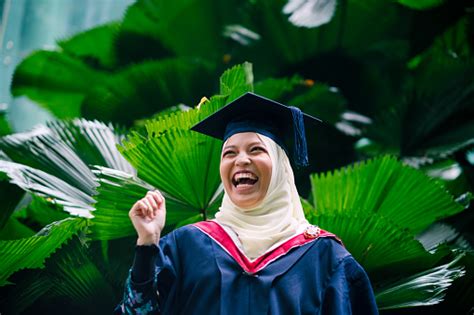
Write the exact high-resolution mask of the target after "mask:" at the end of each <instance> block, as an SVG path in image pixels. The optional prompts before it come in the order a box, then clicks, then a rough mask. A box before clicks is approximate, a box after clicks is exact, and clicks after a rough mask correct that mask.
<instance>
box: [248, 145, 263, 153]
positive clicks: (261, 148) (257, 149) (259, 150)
mask: <svg viewBox="0 0 474 315" xmlns="http://www.w3.org/2000/svg"><path fill="white" fill-rule="evenodd" d="M250 152H267V150H265V148H264V147H261V146H255V147H252V148H251V149H250Z"/></svg>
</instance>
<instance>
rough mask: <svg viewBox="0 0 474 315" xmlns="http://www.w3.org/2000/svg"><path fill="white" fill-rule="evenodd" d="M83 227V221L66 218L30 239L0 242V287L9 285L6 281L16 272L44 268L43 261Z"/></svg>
mask: <svg viewBox="0 0 474 315" xmlns="http://www.w3.org/2000/svg"><path fill="white" fill-rule="evenodd" d="M85 226H86V221H85V220H84V219H79V218H76V219H72V218H67V219H64V220H62V221H59V222H54V223H51V224H50V225H48V226H46V227H44V228H43V229H42V230H41V231H39V232H38V233H37V234H36V235H34V236H32V237H28V238H22V239H18V240H11V241H0V270H1V273H0V286H4V285H6V284H9V282H8V281H7V279H8V278H9V277H10V275H12V274H13V273H14V272H16V271H18V270H21V269H25V268H44V262H45V260H46V259H47V258H48V257H49V256H50V255H51V254H52V253H54V252H55V251H56V250H57V249H58V248H60V247H61V246H62V245H63V244H64V243H65V242H67V241H68V240H69V239H70V238H71V237H72V236H73V235H76V234H78V232H79V231H80V230H82V229H84V228H85Z"/></svg>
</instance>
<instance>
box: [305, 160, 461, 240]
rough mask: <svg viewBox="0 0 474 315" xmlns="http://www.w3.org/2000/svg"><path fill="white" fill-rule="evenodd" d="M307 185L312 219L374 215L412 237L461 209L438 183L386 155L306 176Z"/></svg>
mask: <svg viewBox="0 0 474 315" xmlns="http://www.w3.org/2000/svg"><path fill="white" fill-rule="evenodd" d="M311 182H312V200H313V201H314V206H315V211H316V214H317V215H326V214H339V213H348V212H349V213H352V214H358V213H369V214H375V213H377V214H379V215H380V216H382V217H385V218H388V219H390V220H391V221H393V222H394V223H395V224H396V225H398V226H399V227H401V228H403V229H406V230H408V231H410V233H411V234H412V235H415V234H417V233H419V232H421V231H422V230H424V229H426V228H427V227H428V226H429V225H431V224H432V223H433V222H435V221H436V220H439V219H441V218H444V217H447V216H451V215H453V214H455V213H458V212H460V211H462V210H463V207H462V206H461V205H459V204H457V203H456V202H455V201H454V199H453V197H452V196H451V195H450V194H449V193H448V192H447V191H446V190H445V189H444V187H443V186H442V185H441V184H440V183H439V182H436V181H434V180H432V179H430V178H429V177H427V176H426V175H425V174H424V173H423V172H421V171H418V170H415V169H413V168H411V167H408V166H404V165H402V164H401V163H400V162H398V161H397V160H396V159H395V158H393V157H388V156H385V157H382V158H376V159H374V160H369V161H366V162H361V163H358V164H354V165H352V166H349V167H347V168H343V169H340V170H336V171H333V172H329V173H325V174H315V175H312V177H311ZM335 192H336V193H335Z"/></svg>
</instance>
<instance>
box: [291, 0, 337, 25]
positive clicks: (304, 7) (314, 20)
mask: <svg viewBox="0 0 474 315" xmlns="http://www.w3.org/2000/svg"><path fill="white" fill-rule="evenodd" d="M336 4H337V1H336V0H331V1H318V0H306V1H300V0H290V1H288V3H287V4H286V5H285V6H284V7H283V13H285V14H290V16H289V17H288V20H289V21H290V22H291V23H293V24H294V25H295V26H299V27H307V28H313V27H318V26H321V25H323V24H326V23H328V22H329V21H331V19H332V17H333V16H334V12H335V11H336Z"/></svg>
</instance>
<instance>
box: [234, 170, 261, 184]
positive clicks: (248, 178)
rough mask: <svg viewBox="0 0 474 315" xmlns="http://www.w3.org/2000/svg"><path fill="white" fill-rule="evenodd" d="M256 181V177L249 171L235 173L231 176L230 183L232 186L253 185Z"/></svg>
mask: <svg viewBox="0 0 474 315" xmlns="http://www.w3.org/2000/svg"><path fill="white" fill-rule="evenodd" d="M257 181H258V177H257V176H256V175H255V174H253V173H250V172H240V173H237V174H235V175H234V177H233V178H232V184H233V185H234V187H239V186H244V185H245V186H251V185H255V183H256V182H257Z"/></svg>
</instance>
